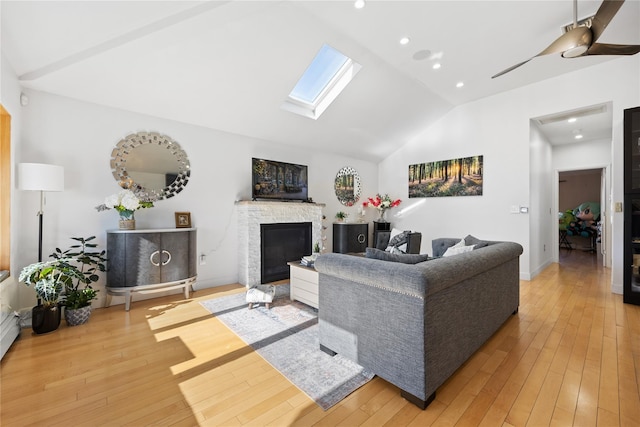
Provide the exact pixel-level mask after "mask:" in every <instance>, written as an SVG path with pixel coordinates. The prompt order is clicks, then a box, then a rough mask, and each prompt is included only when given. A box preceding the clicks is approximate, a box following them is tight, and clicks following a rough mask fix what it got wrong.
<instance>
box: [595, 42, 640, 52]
mask: <svg viewBox="0 0 640 427" xmlns="http://www.w3.org/2000/svg"><path fill="white" fill-rule="evenodd" d="M638 52H640V45H630V44H608V43H594V44H593V45H592V46H591V47H590V48H589V50H588V51H587V55H635V54H636V53H638Z"/></svg>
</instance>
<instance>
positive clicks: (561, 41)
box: [491, 27, 591, 79]
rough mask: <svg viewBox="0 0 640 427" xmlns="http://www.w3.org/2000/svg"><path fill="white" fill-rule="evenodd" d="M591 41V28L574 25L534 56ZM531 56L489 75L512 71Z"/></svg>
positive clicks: (497, 75)
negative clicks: (574, 26)
mask: <svg viewBox="0 0 640 427" xmlns="http://www.w3.org/2000/svg"><path fill="white" fill-rule="evenodd" d="M590 43H591V30H590V29H589V28H587V27H576V28H573V29H571V30H569V31H568V32H566V33H564V34H563V35H561V36H560V37H558V38H557V39H556V40H555V41H554V42H553V43H551V44H550V45H549V46H547V48H546V49H545V50H543V51H542V52H540V53H539V54H537V55H536V56H534V57H533V58H536V57H538V56H543V55H550V54H552V53H564V52H566V51H568V50H570V49H574V48H575V47H576V46H589V44H590ZM586 50H587V49H586V47H585V48H583V50H582V52H584V51H586ZM533 58H530V59H527V60H526V61H524V62H521V63H519V64H516V65H514V66H513V67H509V68H507V69H506V70H504V71H501V72H499V73H498V74H496V75H495V76H493V77H491V78H492V79H494V78H496V77H500V76H501V75H503V74H506V73H508V72H509V71H513V70H515V69H516V68H518V67H519V66H521V65H524V64H526V63H527V62H529V61H531V60H532V59H533Z"/></svg>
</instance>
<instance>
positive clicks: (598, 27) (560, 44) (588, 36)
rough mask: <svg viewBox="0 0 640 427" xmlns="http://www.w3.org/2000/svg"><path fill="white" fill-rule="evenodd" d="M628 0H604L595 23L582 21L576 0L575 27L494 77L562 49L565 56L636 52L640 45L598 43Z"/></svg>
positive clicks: (574, 5)
mask: <svg viewBox="0 0 640 427" xmlns="http://www.w3.org/2000/svg"><path fill="white" fill-rule="evenodd" d="M623 3H624V0H604V1H603V2H602V4H601V5H600V8H598V11H597V12H596V14H595V15H594V16H593V19H592V20H591V26H590V27H589V26H584V25H580V26H579V25H578V0H573V28H571V29H570V30H568V31H567V32H566V33H564V34H563V35H561V36H560V37H558V38H557V39H556V40H555V41H554V42H553V43H551V44H550V45H549V46H548V47H547V48H546V49H545V50H543V51H542V52H540V53H539V54H537V55H536V56H534V57H531V58H529V59H527V60H526V61H523V62H521V63H519V64H516V65H514V66H512V67H509V68H507V69H506V70H504V71H501V72H499V73H498V74H496V75H495V76H492V77H491V78H492V79H495V78H496V77H499V76H501V75H503V74H506V73H508V72H509V71H513V70H515V69H516V68H518V67H519V66H521V65H524V64H526V63H527V62H529V61H531V60H532V59H533V58H536V57H538V56H543V55H549V54H552V53H560V54H561V55H562V57H563V58H576V57H579V56H588V55H635V54H636V53H638V52H640V45H622V44H608V43H596V41H597V40H598V39H599V38H600V36H601V35H602V33H603V32H604V30H605V28H607V25H609V22H611V20H612V19H613V17H614V16H615V15H616V13H618V10H619V9H620V7H621V6H622V4H623Z"/></svg>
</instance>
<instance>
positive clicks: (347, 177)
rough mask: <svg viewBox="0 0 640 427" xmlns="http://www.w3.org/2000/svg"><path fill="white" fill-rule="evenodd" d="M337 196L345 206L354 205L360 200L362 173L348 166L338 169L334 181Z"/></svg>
mask: <svg viewBox="0 0 640 427" xmlns="http://www.w3.org/2000/svg"><path fill="white" fill-rule="evenodd" d="M334 189H335V191H336V197H337V198H338V200H339V201H340V203H342V204H343V205H345V206H353V205H355V204H356V203H357V202H358V200H360V175H358V172H357V171H356V170H355V169H354V168H352V167H350V166H346V167H344V168H342V169H340V170H339V171H338V174H337V175H336V180H335V183H334Z"/></svg>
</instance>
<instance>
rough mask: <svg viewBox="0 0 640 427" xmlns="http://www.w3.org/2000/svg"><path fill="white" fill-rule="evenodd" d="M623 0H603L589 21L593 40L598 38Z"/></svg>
mask: <svg viewBox="0 0 640 427" xmlns="http://www.w3.org/2000/svg"><path fill="white" fill-rule="evenodd" d="M623 3H624V0H604V1H603V2H602V4H601V5H600V7H599V8H598V11H597V12H596V14H595V16H594V17H593V22H592V23H591V31H592V32H593V42H595V41H596V40H598V39H599V38H600V36H601V35H602V33H603V32H604V30H605V28H607V25H609V22H611V20H612V19H613V17H614V16H616V13H618V10H620V8H621V7H622V4H623Z"/></svg>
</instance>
